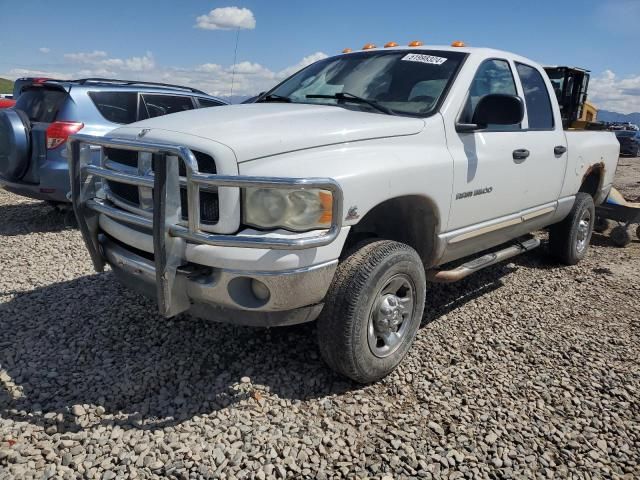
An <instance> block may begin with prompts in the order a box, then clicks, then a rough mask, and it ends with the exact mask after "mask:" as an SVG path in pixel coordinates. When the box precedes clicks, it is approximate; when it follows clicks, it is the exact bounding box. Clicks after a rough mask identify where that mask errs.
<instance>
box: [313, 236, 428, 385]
mask: <svg viewBox="0 0 640 480" xmlns="http://www.w3.org/2000/svg"><path fill="white" fill-rule="evenodd" d="M425 290H426V278H425V271H424V266H423V264H422V261H421V259H420V256H419V255H418V254H417V252H416V251H415V250H414V249H413V248H411V247H409V246H408V245H405V244H403V243H399V242H394V241H390V240H379V241H373V242H370V243H367V244H365V245H363V246H362V247H360V248H358V249H357V250H355V251H354V252H353V253H351V254H350V255H349V256H348V257H347V258H345V259H344V260H342V261H341V263H340V265H339V266H338V269H337V270H336V274H335V276H334V279H333V283H332V285H331V287H330V289H329V293H328V294H327V297H326V299H325V307H324V309H323V311H322V313H321V315H320V317H319V318H318V344H319V348H320V352H321V354H322V357H323V358H324V360H325V362H326V363H327V364H328V365H329V366H330V367H331V368H332V369H333V370H335V371H337V372H338V373H340V374H342V375H344V376H346V377H349V378H351V379H352V380H355V381H356V382H360V383H370V382H374V381H376V380H379V379H381V378H383V377H385V376H386V375H388V374H389V373H391V372H392V371H393V370H394V369H395V368H396V367H397V366H398V364H399V363H400V362H401V361H402V359H403V358H404V357H405V355H406V354H407V352H408V350H409V348H410V347H411V344H412V343H413V340H414V338H415V335H416V332H417V331H418V327H419V326H420V322H421V320H422V314H423V311H424V303H425V295H426V293H425Z"/></svg>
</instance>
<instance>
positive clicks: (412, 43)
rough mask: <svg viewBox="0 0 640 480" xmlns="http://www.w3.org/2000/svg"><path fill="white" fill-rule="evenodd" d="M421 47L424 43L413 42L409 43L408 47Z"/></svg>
mask: <svg viewBox="0 0 640 480" xmlns="http://www.w3.org/2000/svg"><path fill="white" fill-rule="evenodd" d="M423 45H424V43H422V42H421V41H420V40H414V41H413V42H409V46H410V47H421V46H423Z"/></svg>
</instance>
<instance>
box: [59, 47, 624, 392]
mask: <svg viewBox="0 0 640 480" xmlns="http://www.w3.org/2000/svg"><path fill="white" fill-rule="evenodd" d="M455 45H460V44H455ZM69 149H70V163H71V172H72V186H73V189H72V197H73V203H74V208H75V212H76V215H77V217H78V221H79V226H80V229H81V231H82V234H83V237H84V240H85V242H86V245H87V247H88V249H89V251H90V253H91V256H92V259H93V262H94V265H95V268H96V269H97V270H98V271H102V270H103V269H104V267H105V264H109V265H110V266H111V269H112V270H113V272H114V274H115V275H116V277H117V278H118V279H119V280H120V281H121V282H123V283H124V284H126V285H128V286H130V287H131V288H133V289H136V290H138V291H140V292H142V293H144V294H146V295H148V296H151V297H154V298H156V299H157V302H158V307H159V310H160V313H161V314H163V315H165V316H171V315H176V314H178V313H181V312H189V313H190V314H192V315H196V316H199V317H205V318H209V319H213V320H218V321H229V322H235V323H238V324H245V325H246V324H248V325H258V326H265V327H266V326H269V327H271V326H277V325H290V324H295V323H301V322H308V321H312V320H316V319H317V322H318V324H317V332H318V340H319V348H320V351H321V353H322V356H323V358H324V359H325V360H326V362H327V363H328V364H329V366H331V367H332V368H333V369H335V370H336V371H338V372H340V373H342V374H343V375H346V376H348V377H350V378H352V379H354V380H356V381H359V382H371V381H375V380H377V379H380V378H382V377H384V376H385V375H387V374H388V373H389V372H391V371H392V370H393V369H394V368H395V367H396V366H397V365H398V364H399V363H400V361H401V360H402V358H403V357H404V356H405V355H406V353H407V351H408V349H409V348H410V346H411V344H412V342H413V339H414V337H415V335H416V332H417V330H418V327H419V325H420V323H421V319H422V316H423V310H424V306H425V301H427V299H425V296H426V295H425V290H426V287H425V286H426V283H427V282H428V281H434V282H448V281H454V280H458V279H460V278H463V277H465V276H466V275H468V274H470V273H472V272H475V271H477V270H479V269H481V268H483V267H486V266H489V265H492V264H494V263H496V262H498V261H501V260H503V259H505V258H508V257H511V256H514V255H517V254H519V253H523V252H525V251H528V250H531V249H533V248H535V247H537V246H538V245H539V244H540V242H539V240H537V239H536V238H535V237H533V236H530V235H528V234H529V233H530V232H533V231H535V230H539V229H542V228H545V227H549V234H550V237H549V242H550V249H551V251H552V252H553V253H554V254H555V256H556V257H557V258H558V259H559V260H560V261H561V262H564V263H566V264H575V263H577V262H578V261H579V260H581V259H582V258H583V257H584V256H585V254H586V252H587V248H588V245H589V241H590V238H591V232H592V229H593V224H594V220H595V217H594V204H598V203H599V202H602V201H603V199H604V198H605V197H606V196H607V194H608V191H609V189H610V187H611V184H612V180H613V176H614V173H615V169H616V165H617V160H618V150H619V146H618V142H617V140H616V138H615V136H614V135H613V134H612V133H608V132H587V131H564V130H563V128H562V122H561V117H560V111H559V108H558V104H557V101H556V97H555V95H554V91H553V89H552V86H551V84H550V82H549V80H548V78H547V76H546V75H545V72H544V70H543V69H542V68H541V67H540V66H539V65H538V64H536V63H535V62H532V61H531V60H528V59H526V58H523V57H520V56H517V55H514V54H511V53H507V52H504V51H499V50H490V49H484V48H467V47H464V46H452V47H428V48H427V47H425V46H423V45H422V44H420V43H419V42H414V43H412V44H410V46H407V47H398V46H395V45H393V44H392V46H390V47H389V48H381V49H378V48H375V47H373V46H371V45H368V46H367V48H365V49H363V50H361V51H356V52H348V53H345V54H342V55H338V56H335V57H331V58H327V59H324V60H321V61H318V62H316V63H314V64H313V65H311V66H308V67H306V68H304V69H303V70H301V71H299V72H298V73H296V74H294V75H293V76H292V77H290V78H288V79H287V80H285V81H284V82H282V83H281V84H279V85H278V86H276V87H275V88H273V89H272V90H271V91H269V92H267V93H265V94H262V95H261V96H260V97H259V98H258V100H257V101H256V103H254V104H247V105H234V106H227V107H220V108H215V109H203V110H193V111H189V112H184V113H177V114H174V115H168V116H164V117H158V118H154V119H149V120H145V121H142V122H138V123H136V124H132V125H129V126H126V127H122V128H119V129H117V130H114V131H113V132H111V134H110V135H109V136H107V137H100V138H96V137H90V136H86V135H75V136H74V137H73V139H72V141H71V142H70V145H69ZM488 250H490V253H487V251H488ZM453 261H457V262H455V264H454V265H453V266H452V265H451V262H453Z"/></svg>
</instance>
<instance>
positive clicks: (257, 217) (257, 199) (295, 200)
mask: <svg viewBox="0 0 640 480" xmlns="http://www.w3.org/2000/svg"><path fill="white" fill-rule="evenodd" d="M332 204H333V197H332V195H331V192H329V191H327V190H320V189H315V188H311V189H306V190H291V189H284V188H283V189H277V188H246V189H245V191H244V208H243V212H244V223H245V224H247V225H251V226H254V227H257V228H267V229H270V228H286V229H289V230H296V231H304V230H312V229H316V228H329V227H330V226H331V209H332Z"/></svg>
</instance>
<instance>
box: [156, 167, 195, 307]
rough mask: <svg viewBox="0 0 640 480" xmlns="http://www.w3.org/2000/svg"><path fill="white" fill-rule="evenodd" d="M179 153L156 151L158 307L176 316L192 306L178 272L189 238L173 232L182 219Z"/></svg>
mask: <svg viewBox="0 0 640 480" xmlns="http://www.w3.org/2000/svg"><path fill="white" fill-rule="evenodd" d="M179 162H180V159H178V157H176V156H168V155H164V154H157V155H154V163H155V168H154V170H155V183H154V188H153V251H154V259H155V268H156V286H157V298H158V309H159V311H160V314H162V315H164V316H165V317H172V316H174V315H177V314H179V313H181V312H184V311H185V310H187V309H188V308H189V306H190V301H189V297H188V296H187V294H186V288H184V285H181V283H182V281H183V279H181V278H180V277H179V276H178V275H177V269H178V267H179V266H180V265H181V264H182V263H183V262H184V260H183V259H184V253H185V248H186V247H185V241H184V240H183V239H181V238H178V237H173V236H171V235H170V234H169V228H170V226H171V225H176V224H178V223H179V222H180V220H181V211H182V209H181V204H180V176H179V173H178V172H179V171H178V163H179Z"/></svg>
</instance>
